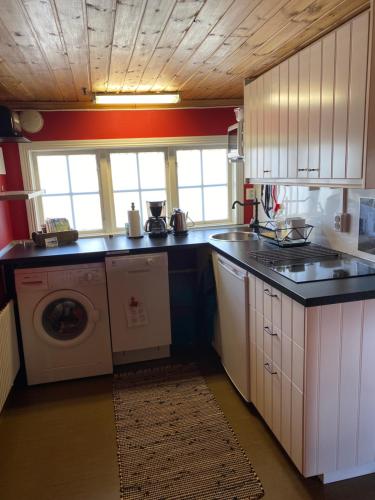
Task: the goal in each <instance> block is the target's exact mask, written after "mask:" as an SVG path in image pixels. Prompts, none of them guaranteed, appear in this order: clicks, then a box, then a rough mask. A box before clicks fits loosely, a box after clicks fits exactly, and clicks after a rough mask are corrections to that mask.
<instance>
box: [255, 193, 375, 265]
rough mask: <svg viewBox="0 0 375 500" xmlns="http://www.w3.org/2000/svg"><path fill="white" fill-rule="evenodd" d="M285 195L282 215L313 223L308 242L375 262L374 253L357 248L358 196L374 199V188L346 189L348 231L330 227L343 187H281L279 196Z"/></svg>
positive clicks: (261, 212) (339, 207)
mask: <svg viewBox="0 0 375 500" xmlns="http://www.w3.org/2000/svg"><path fill="white" fill-rule="evenodd" d="M284 196H285V198H284V214H285V215H286V216H292V215H298V216H301V217H305V218H306V222H307V223H308V224H312V225H313V226H315V227H314V229H313V232H312V233H311V238H310V239H311V241H313V242H315V243H319V244H321V245H323V246H326V247H330V248H333V249H335V250H339V251H341V252H346V253H349V254H352V255H357V256H358V257H361V258H363V259H368V260H372V261H374V262H375V255H371V254H368V253H365V252H361V251H359V250H358V249H357V246H358V223H359V198H360V197H366V198H375V189H367V190H365V189H349V190H348V210H347V211H348V212H349V213H350V215H351V224H350V232H349V233H338V232H336V231H334V229H333V221H334V215H335V213H336V212H339V211H341V203H342V189H338V188H309V187H304V186H281V187H280V188H279V199H282V198H283V197H284ZM259 219H260V220H266V217H265V216H264V214H263V211H262V210H260V216H259Z"/></svg>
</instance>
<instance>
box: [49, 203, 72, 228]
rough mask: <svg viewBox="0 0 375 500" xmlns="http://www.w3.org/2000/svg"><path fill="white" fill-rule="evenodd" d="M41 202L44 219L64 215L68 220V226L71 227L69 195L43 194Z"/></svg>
mask: <svg viewBox="0 0 375 500" xmlns="http://www.w3.org/2000/svg"><path fill="white" fill-rule="evenodd" d="M42 203H43V213H44V218H45V219H48V218H49V219H54V218H59V217H66V218H67V219H68V221H69V224H70V226H71V227H73V217H72V208H71V205H70V196H43V197H42ZM43 222H44V221H43Z"/></svg>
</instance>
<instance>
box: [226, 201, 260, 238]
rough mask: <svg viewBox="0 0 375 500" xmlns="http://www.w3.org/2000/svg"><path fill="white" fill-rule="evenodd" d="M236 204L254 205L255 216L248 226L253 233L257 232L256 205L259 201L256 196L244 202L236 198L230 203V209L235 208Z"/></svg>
mask: <svg viewBox="0 0 375 500" xmlns="http://www.w3.org/2000/svg"><path fill="white" fill-rule="evenodd" d="M236 205H241V207H255V217H254V219H253V220H252V222H250V224H249V227H250V229H252V230H253V231H254V233H257V234H259V220H258V206H259V205H260V201H258V198H255V200H248V201H244V202H242V201H239V200H236V201H234V202H233V204H232V210H234V209H235V208H236Z"/></svg>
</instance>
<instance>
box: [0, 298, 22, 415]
mask: <svg viewBox="0 0 375 500" xmlns="http://www.w3.org/2000/svg"><path fill="white" fill-rule="evenodd" d="M19 367H20V359H19V356H18V345H17V332H16V323H15V321H14V309H13V301H10V302H8V304H7V305H6V306H5V307H4V309H3V310H2V311H1V312H0V412H1V410H2V409H3V406H4V403H5V400H6V398H7V397H8V394H9V391H10V389H11V387H12V385H13V382H14V379H15V378H16V375H17V372H18V370H19Z"/></svg>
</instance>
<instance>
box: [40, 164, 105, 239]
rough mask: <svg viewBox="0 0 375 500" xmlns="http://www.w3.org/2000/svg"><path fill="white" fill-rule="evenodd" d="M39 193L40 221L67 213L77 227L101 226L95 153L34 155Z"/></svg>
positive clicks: (101, 228)
mask: <svg viewBox="0 0 375 500" xmlns="http://www.w3.org/2000/svg"><path fill="white" fill-rule="evenodd" d="M37 177H38V180H39V186H40V188H41V189H44V190H45V195H43V196H42V197H41V200H40V201H41V214H42V215H41V221H40V223H41V222H43V221H44V220H45V219H47V218H54V217H66V218H67V219H68V220H69V223H70V225H71V227H74V228H76V229H78V230H79V231H83V232H85V231H92V232H100V231H102V230H103V220H102V209H101V196H100V190H99V177H98V168H97V161H96V155H95V154H72V155H45V156H38V157H37Z"/></svg>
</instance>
